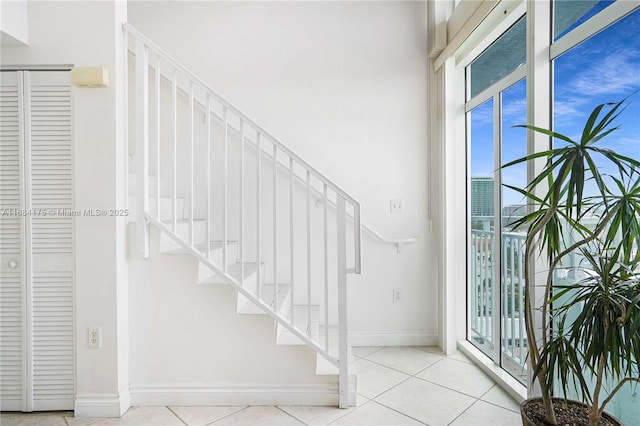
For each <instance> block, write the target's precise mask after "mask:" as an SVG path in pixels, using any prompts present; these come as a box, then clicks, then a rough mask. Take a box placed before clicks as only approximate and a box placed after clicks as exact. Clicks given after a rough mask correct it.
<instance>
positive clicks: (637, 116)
mask: <svg viewBox="0 0 640 426" xmlns="http://www.w3.org/2000/svg"><path fill="white" fill-rule="evenodd" d="M560 3H562V2H560ZM571 3H575V2H571ZM579 3H581V2H579ZM585 3H586V2H585ZM593 3H595V2H593ZM600 3H603V2H600ZM556 13H557V9H556ZM553 66H554V79H553V82H554V84H553V86H554V101H553V117H554V129H555V130H556V131H558V132H560V133H564V134H567V135H579V134H580V132H581V131H582V126H583V124H584V122H585V120H586V119H587V117H588V115H589V113H590V112H591V111H592V110H593V108H595V107H596V106H597V105H599V104H602V103H605V102H617V101H620V100H622V99H623V98H625V97H627V96H629V95H632V94H633V93H634V92H636V91H638V90H640V10H636V11H635V12H632V13H631V14H629V15H627V16H626V17H624V18H622V19H621V20H619V21H618V22H616V23H614V24H612V25H611V26H609V27H607V28H606V29H604V30H603V31H601V32H599V33H597V34H595V35H594V36H592V37H590V38H588V39H587V40H584V41H583V42H582V43H580V44H578V45H577V46H575V47H573V48H571V49H569V50H567V51H565V52H563V53H561V54H560V55H559V56H557V57H556V58H555V59H554V61H553ZM617 123H618V124H620V128H619V130H617V131H616V132H614V133H613V134H611V135H610V136H608V137H607V138H605V139H603V140H602V142H601V145H600V146H601V147H607V148H610V149H612V150H615V151H617V152H618V153H620V154H624V155H626V156H629V157H632V158H636V159H638V158H640V145H639V144H638V140H640V94H635V95H633V96H632V97H631V98H630V104H629V106H628V107H627V109H626V110H625V111H624V112H623V113H622V114H621V116H620V117H619V118H618V120H617ZM554 144H555V145H556V146H560V145H561V141H554ZM607 171H608V170H603V172H605V173H606V172H607ZM610 171H611V172H612V173H613V172H614V171H613V170H610ZM586 190H587V191H588V190H589V188H588V187H587V189H586ZM586 195H589V194H586ZM587 219H588V218H587ZM584 224H585V225H586V226H589V223H588V220H585V222H584ZM579 262H581V256H579V255H578V254H575V255H573V256H572V257H571V259H570V262H569V263H570V264H573V265H575V264H578V263H579ZM567 266H569V265H567ZM580 278H581V277H574V276H568V277H562V278H558V279H561V280H576V279H580ZM637 391H638V388H637V385H628V386H627V387H626V388H625V389H624V390H623V391H621V392H619V393H618V394H617V395H616V396H615V397H614V399H613V401H612V403H611V404H610V405H608V406H607V411H608V412H610V413H612V414H613V415H615V416H617V417H618V418H619V419H620V420H621V421H622V422H623V423H625V424H635V423H636V422H637V419H639V418H640V395H638V392H637Z"/></svg>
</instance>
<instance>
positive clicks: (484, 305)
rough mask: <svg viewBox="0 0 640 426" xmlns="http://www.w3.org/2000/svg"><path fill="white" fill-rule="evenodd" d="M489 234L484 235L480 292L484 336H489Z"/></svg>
mask: <svg viewBox="0 0 640 426" xmlns="http://www.w3.org/2000/svg"><path fill="white" fill-rule="evenodd" d="M487 241H488V238H487V235H483V238H482V254H483V255H484V262H482V292H481V293H480V298H481V302H480V303H481V306H482V337H484V338H485V339H486V338H488V336H487V330H488V329H489V328H488V327H487V279H488V274H487V268H488V263H489V250H488V249H487V246H488V244H487Z"/></svg>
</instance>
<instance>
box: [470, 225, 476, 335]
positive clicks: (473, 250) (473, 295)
mask: <svg viewBox="0 0 640 426" xmlns="http://www.w3.org/2000/svg"><path fill="white" fill-rule="evenodd" d="M477 256H478V252H477V250H476V238H475V235H474V234H473V233H472V234H471V265H470V267H469V269H471V274H470V275H471V286H472V288H471V297H470V299H471V329H472V330H475V329H476V328H477V322H478V308H477V301H476V292H477V288H478V286H477V280H478V274H477V269H476V265H477Z"/></svg>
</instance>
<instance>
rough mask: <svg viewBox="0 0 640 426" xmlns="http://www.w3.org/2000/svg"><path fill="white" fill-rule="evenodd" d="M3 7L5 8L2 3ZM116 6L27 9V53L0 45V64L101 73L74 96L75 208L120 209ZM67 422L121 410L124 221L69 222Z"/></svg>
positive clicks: (120, 8) (49, 4) (50, 4)
mask: <svg viewBox="0 0 640 426" xmlns="http://www.w3.org/2000/svg"><path fill="white" fill-rule="evenodd" d="M3 4H4V2H3ZM124 20H126V4H125V3H123V2H119V1H99V2H98V1H96V2H59V1H43V2H36V1H34V2H29V24H30V25H29V28H30V33H29V46H2V51H1V58H2V65H45V64H46V65H52V64H54V65H55V64H73V65H76V66H97V65H99V66H104V67H106V68H107V69H109V71H110V73H111V86H110V87H109V88H103V89H78V88H74V89H73V98H74V99H73V119H74V131H73V134H74V140H73V143H74V169H75V170H74V172H75V176H74V178H75V190H74V197H75V207H76V208H77V209H101V208H104V209H113V208H123V207H124V202H125V199H126V191H125V189H126V188H125V177H126V174H125V173H126V172H125V170H126V158H125V154H124V151H123V149H124V144H123V138H122V135H123V133H122V132H123V127H122V124H123V121H122V120H123V115H122V111H123V110H122V106H123V98H122V94H123V92H122V84H121V80H122V72H121V67H122V64H121V60H122V58H123V55H122V52H121V50H120V49H121V46H122V42H121V34H122V31H121V25H122V22H123V21H124ZM75 251H76V275H75V281H76V293H75V297H76V342H77V343H76V347H77V351H76V355H77V360H76V363H77V383H76V393H77V395H78V397H77V400H76V415H93V416H118V415H120V414H121V413H122V412H124V410H126V409H127V408H128V401H127V400H128V377H129V372H128V366H127V363H128V336H127V331H128V317H127V315H128V306H127V299H128V291H127V287H128V285H127V283H128V281H127V280H128V273H127V264H126V257H125V255H126V223H125V222H124V220H123V219H122V218H115V217H99V218H98V217H78V218H76V219H75ZM88 327H101V328H102V348H99V349H97V348H89V347H88Z"/></svg>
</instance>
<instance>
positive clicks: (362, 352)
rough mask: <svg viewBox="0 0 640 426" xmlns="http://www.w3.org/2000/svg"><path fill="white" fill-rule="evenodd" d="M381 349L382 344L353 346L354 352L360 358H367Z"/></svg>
mask: <svg viewBox="0 0 640 426" xmlns="http://www.w3.org/2000/svg"><path fill="white" fill-rule="evenodd" d="M380 349H382V346H354V347H353V348H352V350H353V354H354V355H355V356H357V357H358V358H366V357H367V356H369V355H371V354H372V353H374V352H376V351H379V350H380Z"/></svg>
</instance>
